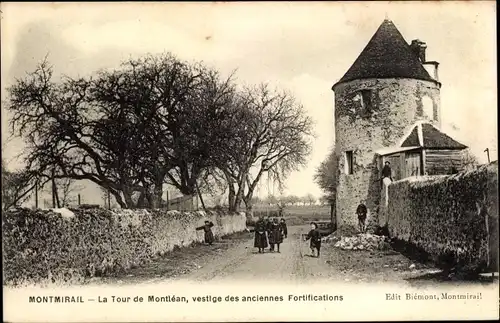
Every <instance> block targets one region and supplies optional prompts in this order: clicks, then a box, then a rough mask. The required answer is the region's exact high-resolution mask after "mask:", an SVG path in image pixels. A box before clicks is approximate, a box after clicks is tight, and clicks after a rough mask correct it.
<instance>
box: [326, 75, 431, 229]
mask: <svg viewBox="0 0 500 323" xmlns="http://www.w3.org/2000/svg"><path fill="white" fill-rule="evenodd" d="M363 89H370V90H372V96H371V101H372V109H371V110H370V111H366V110H363V109H362V106H361V103H360V101H359V100H356V96H357V94H358V93H359V91H360V90H363ZM334 92H335V138H336V139H335V140H336V143H335V149H336V153H337V156H339V163H338V167H339V177H338V186H337V209H336V213H337V226H338V227H339V228H341V227H343V226H356V225H357V217H356V214H355V211H356V207H357V205H358V204H359V202H360V201H361V200H364V201H366V206H367V208H368V223H369V224H371V223H376V222H377V219H376V214H377V211H376V210H377V206H378V204H379V201H380V190H381V184H380V182H379V181H377V180H378V179H380V174H379V171H380V170H379V165H378V163H377V159H376V158H377V157H376V156H375V151H376V150H377V149H380V148H383V147H390V146H393V145H395V144H397V143H398V142H399V140H400V139H401V137H402V136H403V135H404V134H405V131H407V129H408V127H409V126H411V125H412V124H413V123H414V122H415V121H417V120H421V119H424V116H423V100H422V99H423V97H425V96H427V97H429V98H430V99H431V100H432V102H433V106H434V108H435V115H434V116H435V117H436V116H437V120H436V123H437V124H439V120H440V97H439V86H438V85H437V84H435V83H433V82H428V81H421V80H413V79H366V80H354V81H351V82H346V83H341V84H338V85H337V86H335V88H334ZM349 150H352V151H353V152H354V153H353V155H354V157H353V174H352V175H346V174H345V171H344V168H345V154H344V152H345V151H349Z"/></svg>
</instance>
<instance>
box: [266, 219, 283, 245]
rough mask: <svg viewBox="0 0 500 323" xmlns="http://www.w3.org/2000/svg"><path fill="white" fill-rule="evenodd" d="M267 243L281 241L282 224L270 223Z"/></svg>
mask: <svg viewBox="0 0 500 323" xmlns="http://www.w3.org/2000/svg"><path fill="white" fill-rule="evenodd" d="M268 236H269V244H280V243H282V242H283V232H282V226H281V225H280V224H279V223H271V225H270V226H269V229H268Z"/></svg>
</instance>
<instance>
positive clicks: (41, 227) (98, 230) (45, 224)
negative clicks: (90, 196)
mask: <svg viewBox="0 0 500 323" xmlns="http://www.w3.org/2000/svg"><path fill="white" fill-rule="evenodd" d="M63 211H64V212H61V213H56V212H52V211H42V210H29V209H18V210H13V211H8V212H5V213H3V214H2V230H3V239H2V240H3V241H2V247H3V260H4V267H3V269H4V270H3V272H4V284H8V285H19V284H36V283H59V282H78V281H82V280H83V279H85V278H88V277H93V276H98V275H106V274H110V273H114V272H117V271H121V270H127V269H128V268H130V267H132V266H136V265H140V264H142V263H145V262H148V261H150V260H152V259H153V258H154V257H156V256H162V255H163V254H165V253H166V252H169V251H171V250H173V249H174V248H175V247H176V246H177V247H183V246H187V245H189V244H191V243H193V242H201V241H203V239H204V234H203V231H196V230H195V229H196V227H198V226H201V225H203V223H204V220H206V219H208V220H210V221H212V222H213V223H214V227H213V232H214V235H215V236H224V235H228V234H232V233H235V232H240V231H243V230H245V228H246V216H245V214H244V213H240V214H222V213H216V212H209V213H204V212H201V211H198V212H182V213H181V212H178V211H168V212H167V211H163V210H116V211H109V210H104V209H89V210H82V209H79V210H73V211H72V212H70V211H68V210H65V209H63Z"/></svg>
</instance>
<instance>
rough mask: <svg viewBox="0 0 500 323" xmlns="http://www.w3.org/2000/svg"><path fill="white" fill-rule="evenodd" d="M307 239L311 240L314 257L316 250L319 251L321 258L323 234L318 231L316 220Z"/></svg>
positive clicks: (312, 223)
mask: <svg viewBox="0 0 500 323" xmlns="http://www.w3.org/2000/svg"><path fill="white" fill-rule="evenodd" d="M305 240H306V241H307V240H310V241H311V242H310V248H311V256H312V257H314V250H316V251H317V256H316V257H317V258H319V253H320V250H321V234H320V233H319V231H318V225H317V224H316V222H311V231H309V233H308V234H307V236H306V237H305Z"/></svg>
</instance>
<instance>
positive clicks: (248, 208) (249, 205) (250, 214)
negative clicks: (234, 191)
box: [243, 199, 253, 219]
mask: <svg viewBox="0 0 500 323" xmlns="http://www.w3.org/2000/svg"><path fill="white" fill-rule="evenodd" d="M243 201H244V202H245V214H246V216H247V218H250V219H251V218H253V202H252V200H251V199H250V200H248V201H245V200H243Z"/></svg>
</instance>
